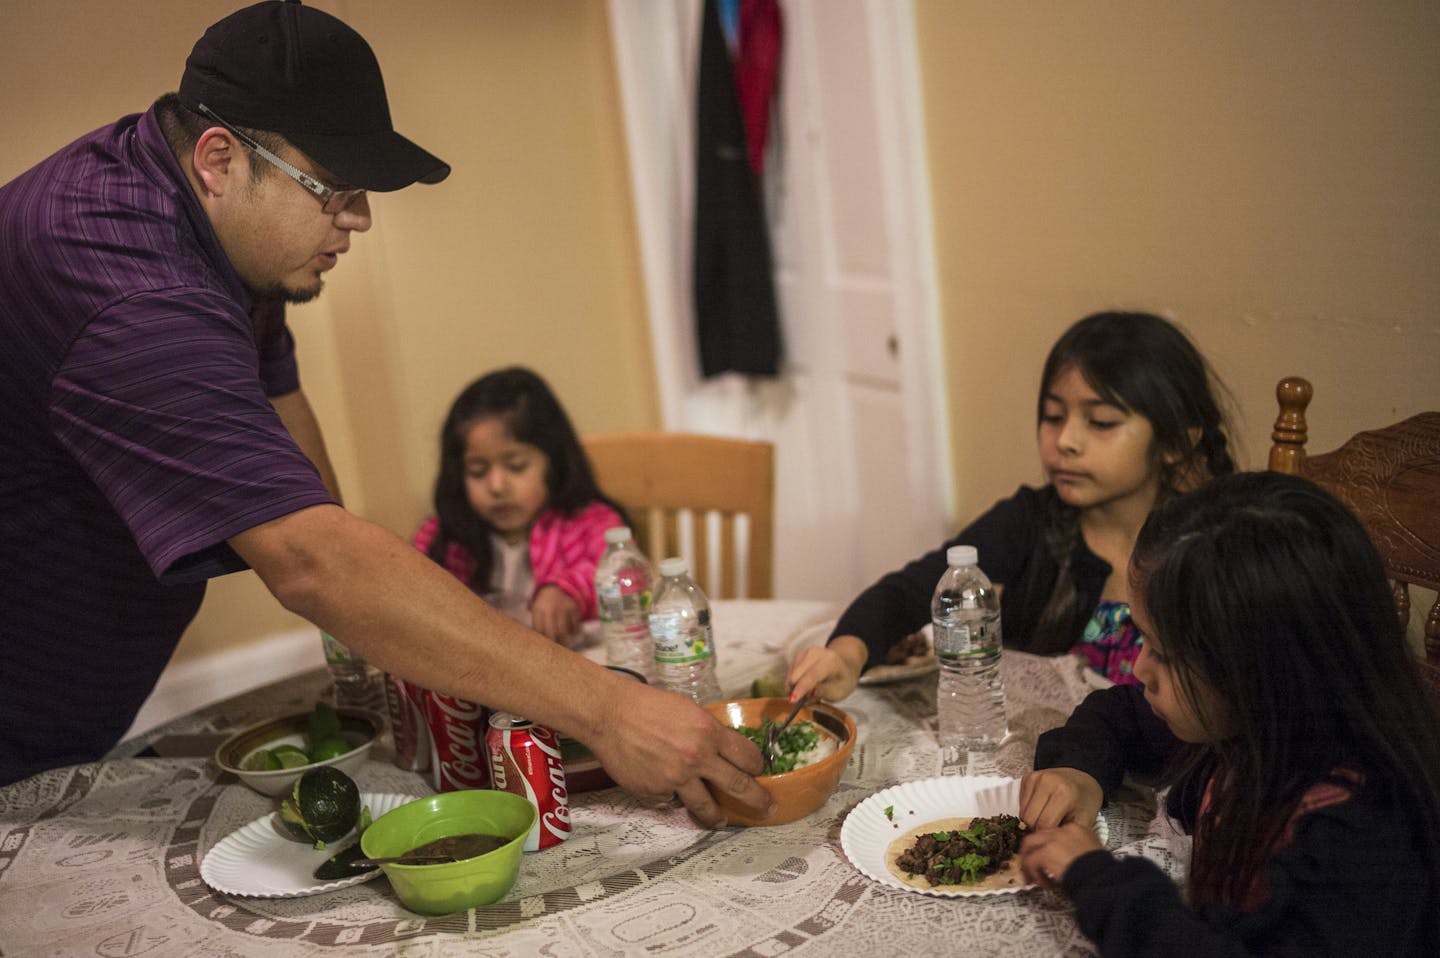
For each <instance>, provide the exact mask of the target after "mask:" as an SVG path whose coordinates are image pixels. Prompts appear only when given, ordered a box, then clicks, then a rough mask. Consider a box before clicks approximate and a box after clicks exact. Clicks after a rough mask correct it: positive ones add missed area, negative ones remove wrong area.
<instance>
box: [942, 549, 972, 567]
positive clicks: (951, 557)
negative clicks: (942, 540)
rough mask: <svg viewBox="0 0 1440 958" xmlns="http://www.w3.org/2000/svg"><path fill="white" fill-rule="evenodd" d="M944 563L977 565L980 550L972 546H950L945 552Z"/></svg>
mask: <svg viewBox="0 0 1440 958" xmlns="http://www.w3.org/2000/svg"><path fill="white" fill-rule="evenodd" d="M945 562H946V563H947V564H949V565H978V564H979V563H980V550H979V549H976V548H975V547H974V546H951V547H950V548H949V549H946V550H945Z"/></svg>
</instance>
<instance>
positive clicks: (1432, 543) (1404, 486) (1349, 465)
mask: <svg viewBox="0 0 1440 958" xmlns="http://www.w3.org/2000/svg"><path fill="white" fill-rule="evenodd" d="M1313 396H1314V389H1313V387H1312V386H1311V385H1310V383H1309V382H1307V381H1306V380H1304V379H1301V378H1300V377H1299V376H1287V377H1285V378H1284V379H1282V380H1280V383H1279V384H1278V385H1277V386H1276V387H1275V398H1276V400H1277V401H1278V403H1279V405H1280V415H1279V416H1278V418H1276V420H1275V431H1274V432H1273V433H1272V434H1271V437H1270V439H1271V442H1272V445H1271V447H1270V468H1271V469H1272V470H1274V471H1276V472H1285V473H1290V474H1293V475H1299V476H1304V477H1305V478H1307V479H1311V480H1313V481H1315V482H1316V483H1317V484H1319V485H1320V486H1322V487H1323V488H1324V489H1326V490H1327V491H1328V492H1330V493H1331V494H1332V495H1334V496H1335V497H1336V498H1338V499H1340V500H1341V501H1342V502H1344V503H1345V504H1346V505H1348V506H1349V507H1350V509H1351V510H1352V511H1353V512H1354V513H1355V514H1356V515H1357V516H1359V518H1360V521H1361V523H1362V524H1363V525H1364V526H1365V528H1366V530H1367V531H1368V532H1369V533H1370V538H1371V540H1372V541H1373V542H1374V543H1375V545H1376V547H1377V548H1378V549H1379V550H1380V556H1381V558H1382V559H1384V560H1385V569H1386V572H1387V574H1388V575H1389V576H1390V579H1391V585H1392V588H1393V589H1394V592H1395V605H1396V607H1397V608H1398V609H1399V611H1400V624H1401V626H1402V627H1408V625H1409V622H1410V598H1411V596H1410V587H1411V586H1412V585H1413V586H1417V587H1419V588H1422V589H1428V590H1431V591H1435V592H1440V412H1423V413H1420V414H1419V415H1417V416H1411V417H1410V418H1409V419H1406V420H1403V421H1402V422H1398V423H1394V424H1393V425H1389V426H1386V427H1384V428H1382V429H1376V430H1373V431H1370V432H1361V433H1356V434H1355V435H1354V436H1352V437H1351V438H1350V439H1349V440H1348V441H1347V442H1345V444H1344V445H1342V446H1340V448H1338V449H1336V450H1333V451H1332V452H1328V453H1325V454H1323V455H1318V456H1311V455H1307V454H1306V452H1305V441H1306V439H1307V433H1308V428H1309V427H1308V426H1307V424H1306V421H1305V409H1306V407H1307V406H1309V405H1310V400H1311V398H1312V397H1313ZM1423 632H1424V649H1423V653H1422V657H1421V673H1422V675H1423V677H1424V679H1425V681H1426V684H1427V685H1428V686H1429V688H1430V691H1431V692H1432V693H1434V694H1435V695H1436V696H1437V697H1440V597H1437V598H1436V599H1435V600H1434V601H1433V602H1432V603H1431V605H1430V611H1429V612H1428V613H1427V614H1426V616H1425V621H1424V626H1423Z"/></svg>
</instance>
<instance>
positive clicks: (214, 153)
mask: <svg viewBox="0 0 1440 958" xmlns="http://www.w3.org/2000/svg"><path fill="white" fill-rule="evenodd" d="M240 153H241V149H240V144H238V143H236V142H235V138H234V137H232V136H231V135H230V134H229V133H228V132H227V131H226V130H224V129H222V128H221V127H218V126H212V127H211V128H210V129H208V130H206V131H205V132H204V133H202V134H200V139H198V140H196V141H195V149H194V150H193V151H192V152H191V154H190V166H191V170H192V172H193V173H194V175H195V179H196V181H197V182H198V183H199V185H200V187H201V190H202V191H203V192H204V193H205V194H206V195H208V196H224V195H225V190H226V189H227V188H228V186H229V185H230V184H231V183H234V182H236V180H237V175H246V174H247V173H248V171H247V170H245V169H243V167H244V166H245V163H244V161H243V160H241V159H240Z"/></svg>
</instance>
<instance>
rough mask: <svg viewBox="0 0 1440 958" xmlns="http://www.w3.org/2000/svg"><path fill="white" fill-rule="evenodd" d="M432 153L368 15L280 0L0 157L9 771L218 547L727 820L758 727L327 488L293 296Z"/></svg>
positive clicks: (223, 563)
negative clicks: (8, 166) (111, 104)
mask: <svg viewBox="0 0 1440 958" xmlns="http://www.w3.org/2000/svg"><path fill="white" fill-rule="evenodd" d="M449 172H450V168H449V167H448V166H447V165H446V164H444V163H443V162H442V161H440V160H439V159H437V158H436V157H434V156H432V155H431V154H430V153H428V152H426V151H425V150H423V149H421V148H420V147H418V146H416V145H415V144H414V143H412V142H411V141H409V140H408V139H406V138H404V137H402V136H401V135H399V134H398V133H396V132H395V131H394V129H393V127H392V125H391V121H390V113H389V107H388V104H387V101H386V96H385V89H384V83H383V80H382V78H381V74H380V68H379V65H378V64H377V63H376V61H375V58H374V54H373V53H372V52H371V50H370V47H369V45H368V44H367V43H366V42H365V41H364V39H363V38H361V37H360V35H359V34H358V33H355V32H354V31H353V30H351V29H350V28H349V27H347V26H346V25H345V24H343V23H341V22H340V21H339V20H337V19H335V18H334V17H332V16H330V15H328V14H325V13H323V12H321V11H318V10H314V9H311V8H308V7H303V6H301V4H300V3H298V2H296V0H266V2H263V3H258V4H255V5H254V6H251V7H247V8H245V9H243V10H240V11H238V12H237V13H235V14H232V15H231V16H229V17H226V18H225V19H224V20H221V21H220V22H219V23H217V24H215V25H214V26H212V27H211V28H210V29H209V30H207V31H206V33H205V35H204V36H202V37H201V38H200V40H199V41H197V43H196V45H195V47H194V50H193V51H192V52H191V54H190V57H189V59H188V60H187V61H186V66H185V71H184V74H183V76H182V78H181V82H180V89H179V92H178V94H167V95H166V96H164V97H161V98H160V99H159V100H158V101H156V103H155V105H154V106H152V107H151V109H150V110H149V111H147V112H146V113H144V114H138V115H133V116H128V117H125V118H123V119H121V120H119V121H117V122H116V123H114V124H112V125H110V126H107V127H104V128H102V129H100V130H97V131H95V132H93V133H91V134H89V135H87V136H84V137H82V138H81V139H79V140H77V141H75V142H74V143H72V144H70V145H69V146H67V147H65V148H64V149H62V150H60V151H59V152H58V153H56V154H55V155H53V156H51V157H49V158H48V159H46V160H44V161H42V162H41V163H40V164H38V165H37V166H35V167H33V168H32V169H30V170H28V171H27V172H25V173H23V174H21V175H20V176H19V177H17V178H16V179H15V180H13V181H11V182H10V183H8V184H5V185H4V186H3V187H0V277H3V281H0V335H3V337H4V339H5V342H6V348H5V349H4V350H0V609H3V610H4V611H3V617H0V786H3V785H6V784H9V783H12V782H15V781H18V780H20V779H22V778H25V777H27V776H29V775H32V774H34V773H36V772H39V771H43V770H45V769H48V768H54V767H58V766H62V765H69V764H74V763H79V762H86V761H93V760H95V759H96V758H99V757H100V756H101V755H103V754H104V753H105V752H106V751H107V750H108V749H109V748H111V747H112V746H113V745H114V744H115V742H116V741H117V740H118V739H119V737H120V736H121V735H122V734H123V733H124V731H125V729H126V728H128V727H129V725H130V723H131V721H132V720H133V719H134V716H135V714H136V712H137V711H138V710H139V708H140V706H141V704H142V703H143V702H144V700H145V698H146V696H147V695H148V694H149V693H150V691H151V689H152V688H153V687H154V684H155V682H156V680H157V679H158V677H159V675H160V672H161V671H162V669H163V668H164V666H165V663H166V661H167V660H168V659H169V657H170V654H171V652H172V651H173V650H174V647H175V644H176V643H177V642H178V641H179V637H180V635H181V633H182V632H183V631H184V629H185V627H186V626H187V625H188V623H189V622H190V620H191V619H192V618H193V616H194V614H195V612H196V610H197V609H198V608H199V605H200V600H201V598H202V596H203V594H204V588H205V582H206V580H207V579H209V578H210V577H211V576H216V575H222V574H225V573H228V572H233V571H236V570H239V569H243V568H246V567H247V566H248V567H249V568H253V569H254V570H255V571H256V572H257V573H258V574H259V575H260V578H261V580H262V581H263V582H264V583H265V585H266V587H267V588H268V589H269V590H270V591H271V592H272V593H273V594H274V595H275V596H276V598H277V599H278V600H279V601H280V602H281V604H282V605H284V606H285V607H286V608H288V609H290V610H291V611H293V612H296V613H298V614H300V615H302V616H304V617H305V618H307V619H309V620H310V621H312V622H314V623H316V624H317V625H318V626H320V627H321V628H323V629H325V630H326V631H327V632H330V633H332V634H334V635H339V636H343V637H344V640H345V642H346V643H347V644H348V645H350V646H351V647H353V648H354V649H355V650H356V651H357V652H359V653H360V654H362V655H364V656H365V658H367V659H369V660H370V661H372V662H374V663H375V664H376V665H378V666H380V667H381V668H384V669H386V670H387V671H390V672H394V673H397V674H399V675H403V676H405V677H406V678H408V679H410V680H412V681H414V682H416V683H418V684H420V685H423V686H425V687H427V688H433V689H436V690H439V691H443V692H448V693H451V694H454V695H459V696H463V697H465V698H468V699H476V700H480V701H484V702H486V703H487V704H490V705H491V706H493V707H495V708H499V709H503V710H506V711H513V712H518V713H521V714H524V715H526V716H527V717H529V718H531V719H534V720H535V721H538V722H543V723H545V724H547V725H550V726H553V727H555V728H558V729H560V730H561V731H564V732H567V733H568V734H570V735H573V736H574V737H576V738H578V739H580V740H581V741H584V742H586V743H587V744H589V745H590V746H591V747H592V749H594V751H595V753H596V754H597V755H598V756H599V757H600V758H601V760H602V761H603V762H604V763H605V766H606V768H607V770H609V771H610V773H611V774H612V776H613V777H614V778H615V779H616V780H617V781H620V782H621V783H622V784H625V785H627V786H629V787H631V788H632V789H634V790H636V791H639V792H642V793H647V794H659V795H668V794H671V793H672V792H673V793H676V794H678V795H679V797H680V798H681V799H682V800H683V801H685V803H686V804H687V806H689V808H690V809H691V811H692V812H693V813H694V814H695V815H696V817H697V818H699V819H700V820H702V821H704V822H706V823H715V822H718V821H720V820H721V813H720V811H719V808H718V806H717V805H716V804H715V802H714V800H713V799H712V798H711V796H710V794H709V792H708V790H707V788H706V782H707V781H708V782H709V783H711V784H712V785H713V787H718V788H721V789H724V790H726V791H729V792H732V793H734V794H736V795H738V796H740V797H741V798H742V799H746V800H748V801H749V802H750V803H751V804H753V805H755V806H756V807H757V808H764V807H766V806H767V805H768V804H769V798H768V796H767V795H766V794H765V792H764V790H763V789H762V788H761V787H760V786H759V785H758V784H756V783H755V781H754V780H753V778H751V777H750V774H747V773H752V774H753V773H754V772H758V771H759V769H760V758H759V753H758V751H757V750H756V749H755V748H754V747H753V746H751V745H750V744H749V743H748V742H747V741H746V740H745V739H743V738H742V737H740V736H738V735H736V734H734V733H731V732H728V731H725V730H721V729H720V728H719V726H718V725H716V723H714V722H713V721H712V720H711V719H710V718H709V717H708V716H707V715H706V714H705V713H704V712H702V711H701V710H699V709H698V708H696V707H695V706H694V705H692V704H690V703H688V702H687V701H685V700H683V699H682V698H681V697H679V696H676V695H673V694H670V693H662V692H658V691H656V690H653V689H649V688H645V687H636V686H635V685H634V684H633V683H629V682H626V681H624V680H622V679H619V678H617V677H615V676H614V675H612V674H611V673H609V672H608V671H606V670H604V669H602V668H599V667H598V666H595V665H593V664H592V663H590V662H588V661H587V660H585V659H583V658H581V657H579V656H576V655H574V654H572V653H570V652H568V651H566V650H564V649H562V648H560V647H559V646H556V645H555V644H553V643H550V642H548V641H546V640H544V639H543V637H541V636H539V635H537V634H535V633H533V632H530V631H529V630H527V629H524V628H523V627H521V626H519V625H517V624H515V623H514V622H512V621H511V620H510V619H508V618H506V617H505V616H503V615H501V614H499V613H497V612H495V611H493V610H492V609H491V608H490V607H489V606H488V605H486V604H485V603H484V602H483V601H482V600H481V599H479V598H478V597H476V596H475V595H474V594H472V593H471V592H470V591H469V590H467V589H466V588H465V587H464V586H462V585H460V584H459V583H458V582H457V581H456V580H455V579H454V578H453V577H451V576H450V575H448V574H447V573H446V572H445V571H444V570H443V569H441V568H440V567H439V566H437V565H435V564H434V563H431V562H430V561H428V560H427V559H426V558H425V557H424V556H422V555H421V554H420V553H419V552H417V551H415V550H414V549H412V548H411V547H410V546H409V545H408V544H407V543H405V542H404V541H403V540H401V539H400V538H398V537H396V536H394V535H393V534H391V533H390V532H388V531H386V530H384V529H381V528H380V527H378V526H375V525H373V524H372V523H369V522H366V521H364V520H362V519H360V518H358V517H356V516H354V515H352V514H350V513H349V512H347V511H346V510H345V509H343V508H342V507H341V506H340V505H339V503H338V498H339V497H338V494H337V492H336V483H335V481H334V476H333V472H332V470H331V467H330V464H329V460H328V457H327V456H326V453H325V447H324V442H323V440H322V437H321V433H320V429H319V426H318V424H317V423H316V421H315V418H314V416H313V414H312V413H311V410H310V406H309V404H308V402H307V401H306V399H305V395H304V392H303V391H302V390H301V389H300V382H299V376H298V373H297V365H296V359H295V346H294V342H293V340H292V338H291V335H290V332H289V330H288V328H287V327H286V325H285V313H284V304H285V303H287V302H304V301H306V300H309V299H311V298H313V297H314V296H316V295H318V293H319V292H320V288H321V286H322V280H323V276H324V274H325V273H326V272H327V271H329V270H330V269H332V268H333V267H334V266H335V265H336V263H337V261H338V259H339V257H340V256H341V255H342V254H343V253H344V252H345V251H346V250H348V249H349V246H350V240H351V235H352V234H353V233H356V232H364V231H366V230H368V229H369V228H370V207H369V204H368V201H367V199H366V195H365V193H366V191H367V190H379V191H390V190H397V189H401V188H403V187H405V186H408V185H410V184H411V183H415V182H423V183H438V182H439V181H440V180H443V179H444V178H445V177H446V175H448V173H449Z"/></svg>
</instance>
